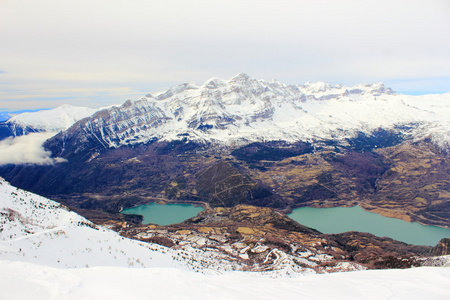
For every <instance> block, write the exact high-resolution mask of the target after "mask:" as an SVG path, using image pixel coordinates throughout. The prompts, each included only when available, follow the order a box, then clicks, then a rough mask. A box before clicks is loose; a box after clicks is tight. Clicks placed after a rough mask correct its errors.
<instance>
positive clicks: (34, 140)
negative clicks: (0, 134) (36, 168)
mask: <svg viewBox="0 0 450 300" xmlns="http://www.w3.org/2000/svg"><path fill="white" fill-rule="evenodd" d="M53 135H55V133H53V132H51V133H49V132H45V133H31V134H28V135H24V136H19V137H15V138H7V139H5V140H3V141H0V165H6V164H38V165H52V164H54V163H57V162H64V161H65V159H63V158H59V157H57V158H53V157H50V156H51V152H50V151H46V150H45V149H44V148H43V147H42V144H43V143H44V142H45V140H47V139H49V138H51V137H52V136H53Z"/></svg>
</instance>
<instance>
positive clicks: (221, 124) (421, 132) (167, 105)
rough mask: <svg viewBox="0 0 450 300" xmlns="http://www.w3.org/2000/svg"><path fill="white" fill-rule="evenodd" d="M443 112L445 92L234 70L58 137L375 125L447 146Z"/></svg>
mask: <svg viewBox="0 0 450 300" xmlns="http://www.w3.org/2000/svg"><path fill="white" fill-rule="evenodd" d="M449 115H450V93H448V94H442V95H425V96H407V95H400V94H396V93H395V92H394V91H392V90H391V89H390V88H387V87H385V86H384V85H383V84H381V83H374V84H358V85H355V86H353V87H346V86H342V85H335V86H332V85H329V84H326V83H323V82H318V83H306V84H304V85H285V84H283V83H280V82H278V81H276V80H272V81H265V80H258V79H254V78H251V77H249V76H248V75H246V74H239V75H237V76H235V77H233V78H231V79H230V80H222V79H218V78H213V79H210V80H208V81H207V82H205V83H204V84H203V85H201V86H198V85H195V84H194V83H187V84H182V85H179V86H177V87H174V88H171V89H169V90H167V91H165V92H162V93H155V94H148V95H146V96H145V97H142V98H141V99H139V100H138V101H135V102H132V101H127V102H126V103H125V104H123V105H122V106H119V107H113V108H109V109H105V110H102V111H99V112H97V113H96V114H94V115H93V116H91V117H90V118H87V119H85V120H83V121H82V122H81V123H79V124H78V125H77V128H72V129H70V130H68V131H67V132H66V133H65V134H64V135H62V137H61V138H64V139H68V138H70V137H71V136H76V137H77V138H76V140H77V141H78V142H83V141H87V140H89V139H90V140H95V141H98V143H100V144H101V145H102V146H103V147H105V148H110V147H118V146H121V145H130V144H136V143H145V142H148V141H149V140H152V139H155V138H156V139H160V140H169V141H170V140H177V139H182V138H187V139H190V140H196V141H208V142H219V143H225V144H232V143H238V144H239V143H240V144H243V143H248V142H252V141H264V140H286V141H296V140H306V141H314V140H322V139H338V140H339V139H341V140H342V139H345V138H348V137H352V136H354V135H355V134H356V132H358V131H362V132H366V133H370V132H371V131H373V130H374V129H377V128H380V127H381V128H385V129H394V130H396V131H401V132H403V133H406V134H407V135H408V136H410V137H414V138H417V139H420V138H425V137H431V138H432V139H433V140H434V141H435V143H437V144H439V145H441V146H442V147H446V146H448V144H449V142H450V133H449V130H448V128H450V121H449V118H448V116H449ZM405 125H407V126H405ZM405 128H406V129H405Z"/></svg>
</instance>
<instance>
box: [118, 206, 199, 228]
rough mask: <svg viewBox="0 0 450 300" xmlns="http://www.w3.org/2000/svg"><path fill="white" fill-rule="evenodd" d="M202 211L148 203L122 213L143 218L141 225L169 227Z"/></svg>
mask: <svg viewBox="0 0 450 300" xmlns="http://www.w3.org/2000/svg"><path fill="white" fill-rule="evenodd" d="M202 210H203V208H202V207H200V206H197V207H196V206H194V205H191V204H172V203H169V204H166V205H161V204H156V203H150V204H146V205H140V206H136V207H132V208H127V209H124V210H123V211H122V213H123V214H132V215H141V216H143V217H144V220H143V221H142V223H143V224H149V223H153V224H158V225H170V224H176V223H180V222H183V221H184V220H187V219H189V218H192V217H195V216H196V215H197V214H198V213H199V212H201V211H202Z"/></svg>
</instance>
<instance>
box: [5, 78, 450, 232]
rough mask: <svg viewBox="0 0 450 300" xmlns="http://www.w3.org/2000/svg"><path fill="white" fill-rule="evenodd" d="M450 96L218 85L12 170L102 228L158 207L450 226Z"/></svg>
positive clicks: (103, 126) (99, 115)
mask: <svg viewBox="0 0 450 300" xmlns="http://www.w3.org/2000/svg"><path fill="white" fill-rule="evenodd" d="M449 98H450V95H449V94H442V95H425V96H407V95H401V94H396V93H395V92H394V91H392V90H391V89H390V88H387V87H385V86H384V85H383V84H381V83H376V84H360V85H356V86H353V87H345V86H342V85H335V86H332V85H329V84H325V83H322V82H318V83H306V84H304V85H285V84H282V83H280V82H278V81H276V80H272V81H265V80H257V79H254V78H251V77H249V76H248V75H246V74H239V75H237V76H235V77H233V78H231V79H230V80H222V79H217V78H213V79H211V80H208V81H207V82H206V83H204V84H203V85H201V86H198V85H195V84H194V83H187V84H182V85H179V86H177V87H174V88H171V89H169V90H167V91H165V92H161V93H155V94H148V95H146V96H145V97H142V98H141V99H139V100H137V101H134V102H133V101H130V100H129V101H127V102H125V103H124V104H123V105H121V106H113V107H110V108H106V109H103V110H100V111H98V112H96V113H94V114H93V115H91V116H89V117H87V118H84V119H82V120H79V121H78V122H76V123H75V124H73V125H72V126H71V127H70V128H68V129H67V130H64V131H62V132H60V133H59V134H57V135H56V136H54V137H53V138H50V139H49V140H47V141H46V142H45V144H44V147H45V149H46V150H48V151H51V153H52V155H53V157H54V158H63V159H59V160H55V161H67V162H64V163H58V164H54V165H53V166H48V165H46V166H35V165H12V164H9V165H5V166H3V167H2V168H1V169H0V175H2V176H3V177H4V178H5V179H7V180H8V181H10V182H11V183H12V184H14V185H16V186H19V187H21V188H25V189H28V190H31V191H33V192H36V193H39V194H41V195H44V196H48V197H52V198H53V199H55V200H58V201H60V202H62V203H64V204H66V205H69V206H70V207H72V208H74V209H76V210H77V211H79V212H80V213H82V214H84V215H85V216H87V217H89V218H91V219H92V220H99V219H108V220H109V219H114V218H116V219H117V218H119V219H121V218H123V216H121V215H120V214H118V212H119V211H120V210H121V209H123V208H127V207H131V206H135V205H137V204H143V203H149V202H154V201H165V202H170V201H174V202H188V203H198V204H201V205H203V206H205V207H208V206H211V207H232V206H234V205H238V204H250V205H256V206H260V207H271V208H275V209H278V210H280V211H283V212H288V211H290V210H291V209H292V208H295V207H300V206H313V207H332V206H353V205H360V206H361V207H363V208H365V209H367V210H371V211H373V212H377V213H380V214H383V215H386V216H390V217H396V218H401V219H404V220H407V221H419V222H421V223H423V224H429V225H438V226H442V227H446V228H449V227H450V222H449V220H450V205H449V199H450V181H449V178H450V177H449V174H450V164H449V156H448V152H449V149H450V148H449V145H450V144H449V143H450V132H449V130H448V128H450V127H449V120H448V115H450V104H449Z"/></svg>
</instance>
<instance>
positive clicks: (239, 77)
mask: <svg viewBox="0 0 450 300" xmlns="http://www.w3.org/2000/svg"><path fill="white" fill-rule="evenodd" d="M250 78H251V77H250V76H249V75H248V74H246V73H239V74H237V75H236V76H234V77H232V78H231V79H230V82H247V81H248V80H250Z"/></svg>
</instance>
